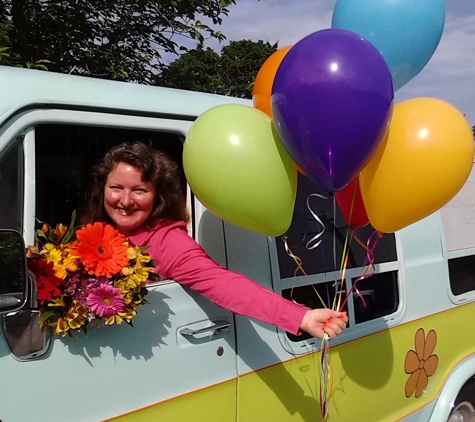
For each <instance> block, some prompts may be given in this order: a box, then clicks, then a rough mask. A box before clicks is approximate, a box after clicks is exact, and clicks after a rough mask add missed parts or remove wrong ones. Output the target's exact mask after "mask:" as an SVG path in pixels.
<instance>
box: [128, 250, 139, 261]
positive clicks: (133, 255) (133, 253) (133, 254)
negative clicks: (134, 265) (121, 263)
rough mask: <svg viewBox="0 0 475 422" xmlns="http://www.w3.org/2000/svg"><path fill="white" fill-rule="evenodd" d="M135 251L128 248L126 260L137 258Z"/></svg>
mask: <svg viewBox="0 0 475 422" xmlns="http://www.w3.org/2000/svg"><path fill="white" fill-rule="evenodd" d="M136 250H137V248H129V249H127V258H129V259H135V258H137V253H136Z"/></svg>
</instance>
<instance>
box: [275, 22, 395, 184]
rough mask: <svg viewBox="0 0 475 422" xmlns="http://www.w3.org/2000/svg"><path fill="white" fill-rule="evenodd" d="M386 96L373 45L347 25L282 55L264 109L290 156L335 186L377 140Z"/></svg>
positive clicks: (387, 75)
mask: <svg viewBox="0 0 475 422" xmlns="http://www.w3.org/2000/svg"><path fill="white" fill-rule="evenodd" d="M393 100H394V89H393V83H392V78H391V72H390V70H389V68H388V65H387V64H386V62H385V60H384V58H383V56H382V55H381V54H380V53H379V51H378V50H377V49H376V48H375V47H374V46H373V45H372V44H370V42H369V41H367V40H365V39H364V38H362V37H361V36H359V35H357V34H355V33H353V32H350V31H347V30H343V29H325V30H323V31H318V32H314V33H313V34H310V35H308V36H307V37H305V38H303V39H302V40H300V41H299V42H298V43H296V44H295V45H294V46H293V47H292V48H291V49H290V51H289V52H288V53H287V54H286V55H285V57H284V59H283V61H282V63H281V64H280V66H279V68H278V70H277V73H276V76H275V79H274V86H273V88H272V114H273V119H274V124H275V127H276V129H277V132H278V134H279V136H280V138H281V139H282V142H283V144H284V145H285V148H286V149H287V151H288V152H289V154H290V155H291V157H292V158H293V159H294V161H295V162H296V163H297V164H298V165H299V166H300V167H301V168H302V169H303V170H304V171H305V173H306V174H307V175H308V177H310V179H311V180H312V181H313V182H314V183H315V184H316V185H317V186H319V187H321V188H323V189H326V190H328V191H337V190H339V189H342V188H344V187H345V186H346V185H347V184H348V183H349V182H350V181H351V180H352V179H353V178H354V177H355V176H356V175H357V174H358V173H359V172H360V171H361V170H362V169H363V167H364V166H365V165H366V164H367V163H368V161H369V160H370V159H371V157H372V156H373V154H374V153H375V152H376V150H377V148H378V146H379V145H380V144H381V142H382V141H383V139H384V136H385V134H386V131H387V129H388V127H389V123H390V121H391V116H392V112H393Z"/></svg>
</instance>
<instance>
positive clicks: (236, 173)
mask: <svg viewBox="0 0 475 422" xmlns="http://www.w3.org/2000/svg"><path fill="white" fill-rule="evenodd" d="M183 165H184V168H185V174H186V177H187V179H188V182H189V184H190V186H191V189H192V190H193V192H194V193H195V195H196V196H197V197H198V199H199V200H200V201H201V202H202V203H203V205H204V206H205V207H207V208H208V209H209V210H210V211H211V212H213V213H215V214H216V215H217V216H218V217H220V218H223V219H224V220H226V221H229V222H230V223H232V224H235V225H237V226H240V227H243V228H246V229H249V230H253V231H256V232H259V233H263V234H265V235H268V236H279V235H281V234H283V233H285V232H286V231H287V229H288V228H289V226H290V223H291V221H292V214H293V209H294V203H295V195H296V191H297V171H296V168H295V163H294V162H293V161H292V159H291V158H290V156H289V155H288V153H287V152H286V151H285V148H284V147H283V145H282V143H281V141H280V139H279V138H278V136H277V133H276V132H275V130H274V129H273V125H272V119H271V118H270V117H268V116H267V115H265V114H264V113H263V112H261V111H259V110H257V109H255V108H252V107H249V106H246V105H241V104H225V105H221V106H218V107H214V108H212V109H210V110H208V111H206V112H205V113H203V114H202V115H201V116H200V117H198V119H197V120H196V121H195V123H194V124H193V126H192V127H191V129H190V131H189V133H188V136H187V138H186V142H185V146H184V150H183Z"/></svg>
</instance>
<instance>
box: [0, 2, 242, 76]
mask: <svg viewBox="0 0 475 422" xmlns="http://www.w3.org/2000/svg"><path fill="white" fill-rule="evenodd" d="M233 2H234V0H62V1H60V0H3V1H2V2H1V4H0V31H3V32H1V33H0V54H1V53H3V55H0V63H2V64H8V65H18V66H22V67H39V66H38V65H43V66H44V64H45V63H47V62H45V60H48V61H49V62H48V68H49V70H52V71H56V72H62V73H73V74H81V75H88V76H95V77H100V78H105V79H119V80H129V81H137V82H142V83H150V82H151V80H152V79H153V78H154V75H155V74H156V73H158V71H159V69H160V67H161V62H162V55H163V53H178V52H179V51H180V50H181V49H184V47H180V46H179V44H178V41H179V40H180V38H181V37H187V38H192V39H196V40H197V41H199V42H203V41H204V40H205V38H206V37H212V38H217V39H218V40H220V41H221V40H223V39H224V35H223V34H222V33H221V32H219V31H216V30H215V29H213V28H212V27H211V26H210V25H211V22H212V23H213V24H214V25H219V24H220V23H221V22H222V18H223V16H226V15H227V14H228V9H227V7H228V6H229V5H230V4H232V3H233ZM200 19H201V20H200ZM202 21H206V22H209V23H210V25H207V24H205V23H204V22H202ZM2 34H3V35H2ZM2 48H3V50H2Z"/></svg>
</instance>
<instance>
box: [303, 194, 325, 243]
mask: <svg viewBox="0 0 475 422" xmlns="http://www.w3.org/2000/svg"><path fill="white" fill-rule="evenodd" d="M312 196H314V197H316V198H322V199H327V198H326V196H323V195H320V194H318V193H311V194H310V195H309V196H308V197H307V208H308V210H309V211H310V214H312V217H313V218H314V219H315V221H316V222H317V223H318V224H320V225H321V226H322V230H320V231H319V232H317V234H316V235H315V236H314V237H312V238H311V239H310V240H309V241H308V242H307V244H306V245H305V247H306V248H307V249H308V250H309V251H311V250H312V249H315V248H318V247H319V246H320V244H321V243H322V241H323V239H320V238H321V237H322V236H323V234H324V233H325V224H323V221H322V220H321V219H320V217H319V216H318V215H317V214H316V213H315V212H314V211H313V210H312V207H311V206H310V198H311V197H312ZM312 242H315V244H313V245H312ZM310 245H312V246H310Z"/></svg>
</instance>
